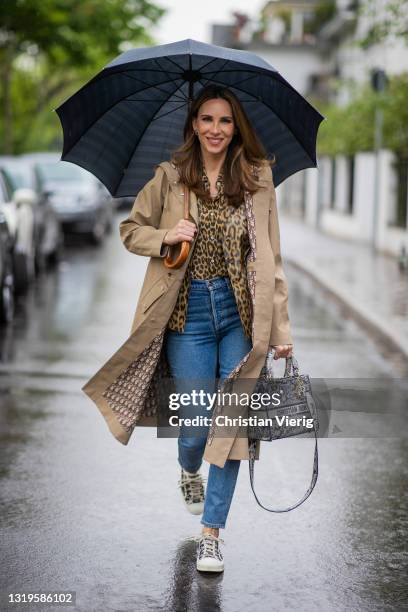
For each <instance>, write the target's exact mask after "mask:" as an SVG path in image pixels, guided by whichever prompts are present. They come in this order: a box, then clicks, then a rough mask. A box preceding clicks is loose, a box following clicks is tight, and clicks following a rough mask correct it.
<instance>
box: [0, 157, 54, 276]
mask: <svg viewBox="0 0 408 612" xmlns="http://www.w3.org/2000/svg"><path fill="white" fill-rule="evenodd" d="M0 166H1V167H2V170H3V174H5V175H6V176H7V178H8V181H9V183H10V185H11V187H12V190H13V192H15V191H17V189H31V190H32V191H34V193H35V194H36V196H37V197H36V198H35V201H34V203H33V213H34V250H35V255H34V257H35V259H34V261H35V268H36V271H37V272H38V271H40V270H43V269H44V268H45V267H46V265H47V264H48V263H55V262H57V261H58V259H60V256H61V251H62V246H63V240H64V239H63V233H62V228H61V224H60V222H59V219H58V216H57V214H56V212H55V210H54V208H53V207H52V206H51V204H50V203H49V202H48V201H47V198H45V197H44V195H43V194H42V193H41V188H40V184H39V182H38V180H37V177H36V174H35V171H34V166H33V164H32V163H30V162H29V161H28V160H24V159H22V158H20V157H8V158H0Z"/></svg>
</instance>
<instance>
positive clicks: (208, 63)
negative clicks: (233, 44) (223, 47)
mask: <svg viewBox="0 0 408 612" xmlns="http://www.w3.org/2000/svg"><path fill="white" fill-rule="evenodd" d="M217 59H220V58H219V57H213V58H212V59H210V61H209V62H207V63H206V64H204V66H201V68H197V70H198V71H199V72H201V71H202V70H203V68H206V67H207V66H209V65H210V64H211V63H212V62H215V61H216V60H217Z"/></svg>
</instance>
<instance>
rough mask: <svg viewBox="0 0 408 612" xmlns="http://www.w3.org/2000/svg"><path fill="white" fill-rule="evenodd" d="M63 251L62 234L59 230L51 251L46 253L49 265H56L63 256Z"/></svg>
mask: <svg viewBox="0 0 408 612" xmlns="http://www.w3.org/2000/svg"><path fill="white" fill-rule="evenodd" d="M63 252H64V235H63V234H62V232H61V233H60V236H59V239H58V242H57V244H56V245H55V249H54V250H53V251H51V253H50V254H49V255H48V263H49V264H50V265H51V266H55V265H57V264H58V262H59V261H61V259H62V257H63Z"/></svg>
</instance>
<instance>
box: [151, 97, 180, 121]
mask: <svg viewBox="0 0 408 612" xmlns="http://www.w3.org/2000/svg"><path fill="white" fill-rule="evenodd" d="M167 103H169V102H168V101H167ZM187 103H188V102H183V104H180V106H177V108H172V109H171V110H169V111H167V112H166V113H163V114H162V115H159V116H158V117H154V118H153V119H152V123H153V121H157V120H158V119H162V118H163V117H165V116H166V115H170V113H175V112H176V111H178V110H179V108H183V106H186V104H187Z"/></svg>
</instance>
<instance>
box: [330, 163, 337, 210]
mask: <svg viewBox="0 0 408 612" xmlns="http://www.w3.org/2000/svg"><path fill="white" fill-rule="evenodd" d="M335 204H336V158H335V157H332V158H331V172H330V208H334V207H335Z"/></svg>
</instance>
